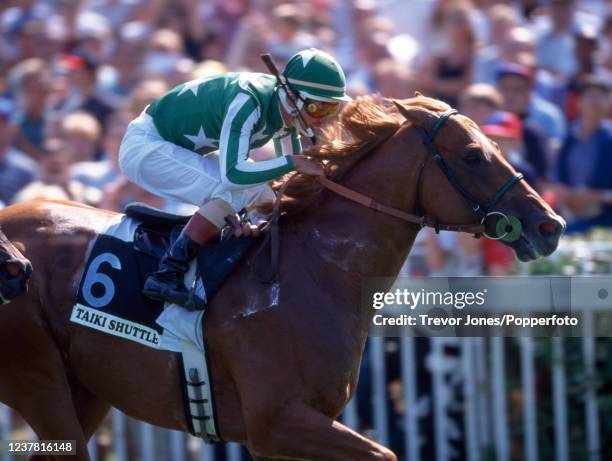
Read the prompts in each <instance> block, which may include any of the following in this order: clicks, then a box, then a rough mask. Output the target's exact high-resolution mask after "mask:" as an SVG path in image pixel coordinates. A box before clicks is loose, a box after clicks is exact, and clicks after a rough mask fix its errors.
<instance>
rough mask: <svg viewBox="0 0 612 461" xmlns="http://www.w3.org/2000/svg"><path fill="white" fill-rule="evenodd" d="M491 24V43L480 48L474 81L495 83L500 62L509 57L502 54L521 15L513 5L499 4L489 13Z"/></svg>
mask: <svg viewBox="0 0 612 461" xmlns="http://www.w3.org/2000/svg"><path fill="white" fill-rule="evenodd" d="M487 15H488V17H489V21H490V25H491V33H490V43H489V45H488V46H486V47H483V48H481V49H480V50H478V52H477V54H476V58H475V61H474V81H476V82H483V83H494V82H495V72H496V70H497V67H498V65H499V63H500V62H501V61H502V60H505V59H507V58H506V57H505V56H502V53H503V50H504V48H505V47H506V46H507V43H508V42H509V41H510V34H511V33H512V31H513V30H514V29H516V28H517V27H518V25H519V17H518V14H517V12H516V10H514V9H513V8H512V7H511V6H509V5H505V4H498V5H495V6H493V7H491V8H490V9H489V11H488V13H487Z"/></svg>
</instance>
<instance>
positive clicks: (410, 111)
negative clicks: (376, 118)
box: [393, 100, 437, 128]
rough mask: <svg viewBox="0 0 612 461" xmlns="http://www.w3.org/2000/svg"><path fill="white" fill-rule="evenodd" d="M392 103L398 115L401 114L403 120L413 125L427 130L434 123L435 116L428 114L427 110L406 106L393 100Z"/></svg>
mask: <svg viewBox="0 0 612 461" xmlns="http://www.w3.org/2000/svg"><path fill="white" fill-rule="evenodd" d="M406 101H409V100H406ZM393 103H394V104H395V107H396V108H397V110H398V111H399V113H400V114H402V115H403V116H404V118H405V119H406V120H408V121H409V122H410V123H412V124H413V125H416V126H422V127H423V128H428V127H430V126H431V125H433V124H434V123H435V122H436V119H437V116H436V115H435V114H433V113H431V112H429V111H428V110H427V109H423V108H422V107H416V106H412V105H410V106H407V105H405V104H402V103H401V102H400V101H396V100H393Z"/></svg>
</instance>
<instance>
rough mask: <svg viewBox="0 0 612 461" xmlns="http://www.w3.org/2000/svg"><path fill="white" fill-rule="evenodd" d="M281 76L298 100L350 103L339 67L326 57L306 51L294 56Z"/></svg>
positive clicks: (314, 50)
mask: <svg viewBox="0 0 612 461" xmlns="http://www.w3.org/2000/svg"><path fill="white" fill-rule="evenodd" d="M283 75H284V76H285V78H286V79H287V83H288V84H289V86H290V87H291V89H292V90H293V91H296V92H298V93H299V95H300V96H301V99H303V100H306V99H314V100H317V101H327V102H341V101H350V100H351V97H350V96H348V95H347V94H346V78H345V77H344V71H343V70H342V68H341V67H340V64H338V62H337V61H336V60H335V59H334V58H333V57H332V56H330V55H329V54H327V53H325V52H324V51H321V50H317V49H316V48H309V49H307V50H303V51H300V52H299V53H296V54H294V55H293V56H292V57H291V59H289V61H288V62H287V65H286V66H285V70H284V71H283Z"/></svg>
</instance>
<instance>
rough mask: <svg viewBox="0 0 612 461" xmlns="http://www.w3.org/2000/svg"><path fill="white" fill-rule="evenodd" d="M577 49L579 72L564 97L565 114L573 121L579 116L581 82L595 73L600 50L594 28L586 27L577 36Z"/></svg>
mask: <svg viewBox="0 0 612 461" xmlns="http://www.w3.org/2000/svg"><path fill="white" fill-rule="evenodd" d="M575 41H576V47H575V49H574V53H575V57H576V62H577V63H578V70H577V71H576V74H575V75H573V76H572V78H571V80H570V82H569V84H568V87H567V88H566V89H565V90H566V94H564V95H563V99H564V103H565V113H566V115H567V118H568V120H570V121H573V120H574V119H575V118H576V116H577V110H578V109H577V107H576V104H577V97H578V95H577V87H578V86H579V84H580V81H581V80H582V79H583V78H584V77H586V76H589V75H593V74H594V73H595V62H596V53H597V49H598V42H597V31H596V30H595V28H594V27H589V26H588V25H584V26H583V27H581V28H579V29H578V30H577V31H576V34H575Z"/></svg>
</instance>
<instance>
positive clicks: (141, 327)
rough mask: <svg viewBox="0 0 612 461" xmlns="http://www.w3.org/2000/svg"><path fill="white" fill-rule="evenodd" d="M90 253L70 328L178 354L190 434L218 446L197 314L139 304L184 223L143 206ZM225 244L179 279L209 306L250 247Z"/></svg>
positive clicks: (233, 241) (245, 242)
mask: <svg viewBox="0 0 612 461" xmlns="http://www.w3.org/2000/svg"><path fill="white" fill-rule="evenodd" d="M126 211H127V212H128V215H118V216H117V218H115V219H113V220H112V221H111V222H110V223H109V225H108V226H107V228H106V229H105V230H104V231H103V232H101V233H100V234H99V235H98V236H97V238H96V239H95V240H94V242H93V243H92V245H91V248H90V251H89V256H88V259H87V263H86V265H85V269H84V271H83V276H82V279H81V282H80V285H79V290H78V293H77V299H76V303H75V305H74V307H73V310H72V314H71V318H70V320H71V321H72V322H74V323H78V324H80V325H84V326H86V327H90V328H93V329H96V330H99V331H102V332H104V333H107V334H110V335H114V336H118V337H121V338H124V339H128V340H131V341H135V342H138V343H140V344H143V345H145V346H148V347H152V348H155V349H162V350H169V351H173V352H178V353H179V354H180V360H179V361H180V362H181V363H182V365H183V367H182V368H183V369H182V370H180V371H179V372H180V374H181V379H182V380H183V382H184V383H185V386H184V387H185V395H184V397H185V407H186V414H187V417H188V421H190V422H191V425H192V429H193V430H192V433H193V434H196V435H199V436H201V437H202V438H203V439H204V440H205V441H206V442H214V441H218V440H219V439H218V437H216V427H215V426H216V425H215V422H214V411H213V410H214V407H213V402H212V391H211V389H210V381H211V380H210V377H209V376H208V366H207V363H206V362H207V360H206V349H205V341H204V337H203V329H202V320H203V314H204V312H203V311H195V312H190V311H187V310H186V309H184V308H182V307H179V306H176V305H172V304H166V305H164V303H163V302H161V301H155V300H151V299H148V298H146V297H144V296H143V295H142V294H141V289H142V286H143V283H144V279H145V277H146V276H147V274H148V273H150V272H152V271H155V270H156V269H157V265H158V262H159V259H160V258H161V256H162V255H163V254H164V252H165V251H166V249H167V247H168V245H169V244H170V242H171V241H172V239H173V237H176V236H177V235H178V234H179V233H180V231H181V229H182V226H183V225H184V224H185V222H186V221H187V219H188V218H189V217H180V216H175V215H168V214H166V213H163V212H160V211H159V210H155V209H150V208H147V207H146V206H144V207H143V206H139V205H138V206H133V207H132V208H131V209H130V208H129V207H128V209H126ZM253 242H254V239H253V238H240V239H237V238H230V239H228V240H226V241H224V242H222V243H216V244H210V245H205V246H204V247H203V248H202V250H201V252H200V254H199V256H198V258H197V260H196V261H194V262H192V264H191V267H190V270H189V272H188V273H187V275H186V277H185V283H186V286H188V287H193V290H194V293H195V295H197V296H198V297H200V298H201V299H202V300H203V301H204V302H207V301H209V300H210V299H211V298H212V296H213V295H214V293H215V292H216V291H217V289H218V288H219V287H220V286H221V284H222V283H223V281H224V280H225V279H226V278H227V276H229V274H230V273H231V271H232V270H233V269H234V268H235V267H236V265H237V264H238V262H239V261H240V259H241V258H242V257H243V256H244V254H245V253H246V252H247V250H248V249H249V248H250V246H251V245H252V244H253Z"/></svg>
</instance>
